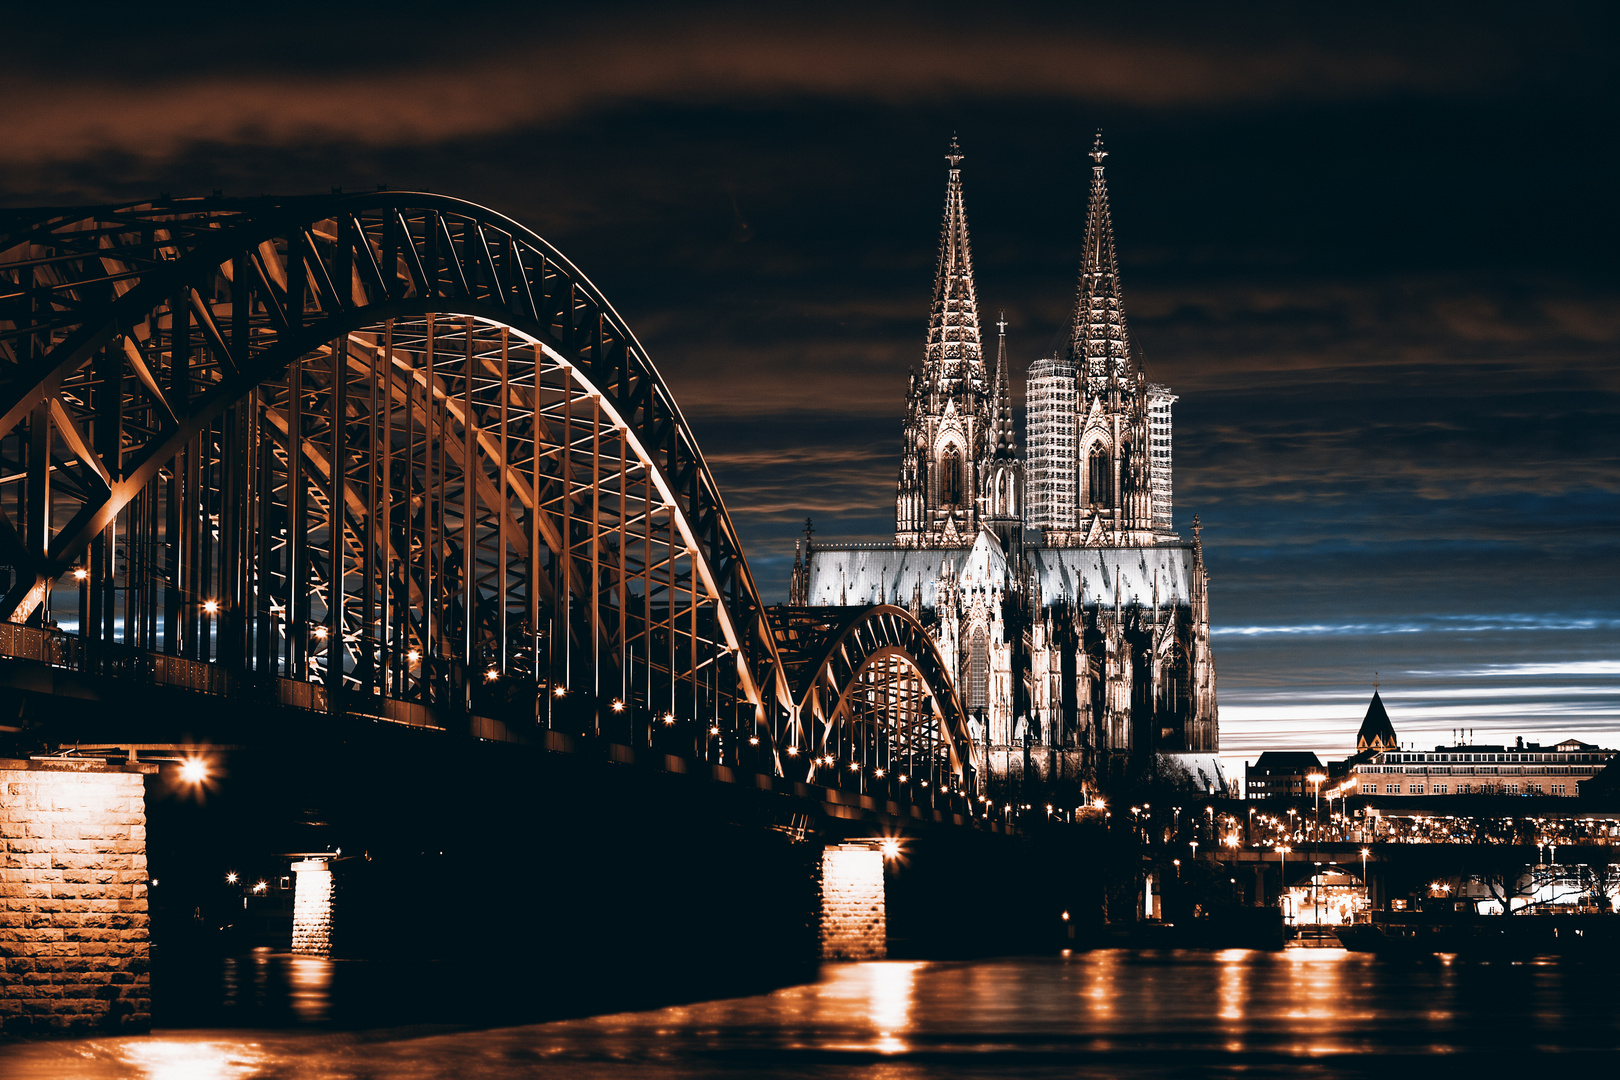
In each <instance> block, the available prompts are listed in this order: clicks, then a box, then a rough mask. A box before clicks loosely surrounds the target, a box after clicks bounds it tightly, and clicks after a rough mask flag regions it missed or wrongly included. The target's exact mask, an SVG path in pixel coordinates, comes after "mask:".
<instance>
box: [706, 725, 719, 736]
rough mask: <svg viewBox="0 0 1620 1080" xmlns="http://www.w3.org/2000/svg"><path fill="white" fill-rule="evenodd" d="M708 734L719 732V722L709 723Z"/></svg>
mask: <svg viewBox="0 0 1620 1080" xmlns="http://www.w3.org/2000/svg"><path fill="white" fill-rule="evenodd" d="M709 734H710V735H718V734H720V725H719V724H710V725H709Z"/></svg>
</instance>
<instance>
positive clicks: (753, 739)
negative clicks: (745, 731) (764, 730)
mask: <svg viewBox="0 0 1620 1080" xmlns="http://www.w3.org/2000/svg"><path fill="white" fill-rule="evenodd" d="M748 745H749V746H758V745H759V736H758V735H750V736H748Z"/></svg>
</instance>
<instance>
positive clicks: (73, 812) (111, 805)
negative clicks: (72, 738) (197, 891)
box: [0, 758, 157, 1035]
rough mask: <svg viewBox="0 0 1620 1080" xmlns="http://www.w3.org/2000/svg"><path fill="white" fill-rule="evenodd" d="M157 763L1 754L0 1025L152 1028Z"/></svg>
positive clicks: (48, 1029)
mask: <svg viewBox="0 0 1620 1080" xmlns="http://www.w3.org/2000/svg"><path fill="white" fill-rule="evenodd" d="M156 771H157V766H155V765H141V764H133V765H108V764H107V763H106V762H105V761H101V760H96V759H88V760H87V759H73V758H58V759H48V760H31V761H18V760H12V759H4V758H0V1028H3V1030H4V1031H5V1032H6V1033H7V1034H13V1035H38V1034H47V1033H67V1032H80V1031H120V1032H137V1031H145V1030H147V1029H149V1028H150V1027H151V1025H152V1017H151V1012H152V1005H151V986H150V977H149V974H148V967H149V963H150V959H151V939H150V932H149V923H148V913H147V888H146V886H147V870H146V791H145V784H144V774H147V773H155V772H156Z"/></svg>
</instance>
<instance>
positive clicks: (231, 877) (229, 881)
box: [225, 870, 242, 885]
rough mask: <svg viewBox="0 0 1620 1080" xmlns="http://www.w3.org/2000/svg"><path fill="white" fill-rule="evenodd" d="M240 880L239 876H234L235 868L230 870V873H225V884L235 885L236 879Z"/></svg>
mask: <svg viewBox="0 0 1620 1080" xmlns="http://www.w3.org/2000/svg"><path fill="white" fill-rule="evenodd" d="M241 880H242V879H241V878H239V877H237V876H236V871H235V870H232V871H231V872H230V873H228V874H226V875H225V884H227V885H235V884H236V883H237V882H238V881H241Z"/></svg>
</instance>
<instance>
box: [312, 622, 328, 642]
mask: <svg viewBox="0 0 1620 1080" xmlns="http://www.w3.org/2000/svg"><path fill="white" fill-rule="evenodd" d="M315 640H316V641H325V640H326V627H324V626H317V627H316V628H315Z"/></svg>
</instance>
